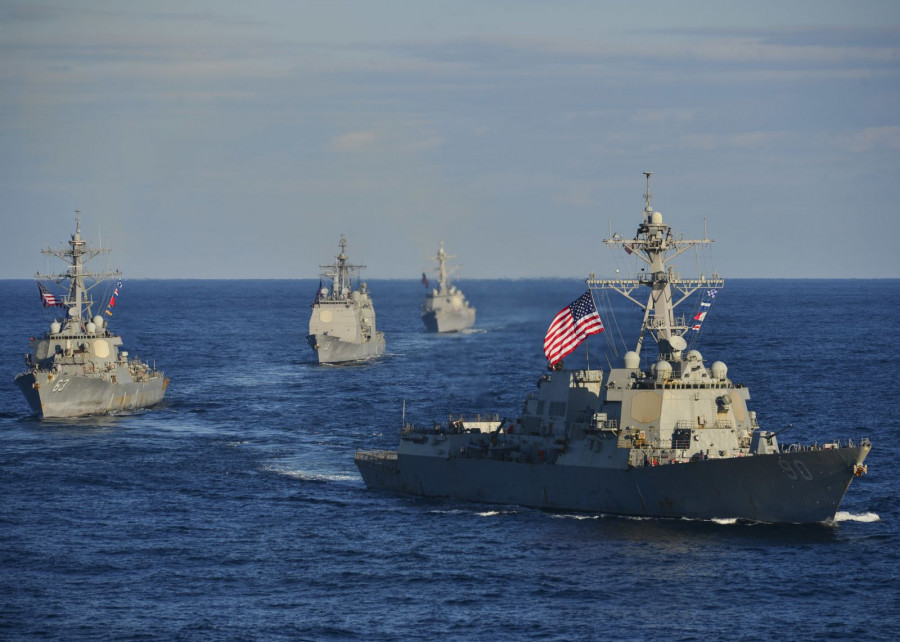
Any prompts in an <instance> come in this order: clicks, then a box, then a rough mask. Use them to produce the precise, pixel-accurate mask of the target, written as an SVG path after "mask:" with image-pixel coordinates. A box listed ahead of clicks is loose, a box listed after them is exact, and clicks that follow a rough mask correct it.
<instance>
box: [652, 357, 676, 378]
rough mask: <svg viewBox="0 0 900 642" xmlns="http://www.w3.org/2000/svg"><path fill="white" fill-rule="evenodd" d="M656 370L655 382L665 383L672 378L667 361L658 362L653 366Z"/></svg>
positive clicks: (670, 366) (669, 364)
mask: <svg viewBox="0 0 900 642" xmlns="http://www.w3.org/2000/svg"><path fill="white" fill-rule="evenodd" d="M653 365H654V366H655V367H656V368H655V369H656V380H657V381H665V380H666V379H669V378H671V376H672V364H671V363H669V362H668V361H664V360H659V361H657V362H656V363H655V364H653Z"/></svg>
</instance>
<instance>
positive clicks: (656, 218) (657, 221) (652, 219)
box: [650, 212, 662, 225]
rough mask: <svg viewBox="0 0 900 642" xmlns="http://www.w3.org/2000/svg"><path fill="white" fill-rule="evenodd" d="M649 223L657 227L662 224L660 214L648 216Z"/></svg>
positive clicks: (655, 213) (654, 213)
mask: <svg viewBox="0 0 900 642" xmlns="http://www.w3.org/2000/svg"><path fill="white" fill-rule="evenodd" d="M650 222H651V223H653V224H654V225H659V224H660V223H662V214H661V213H660V212H653V214H652V215H651V216H650Z"/></svg>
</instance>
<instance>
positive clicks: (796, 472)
mask: <svg viewBox="0 0 900 642" xmlns="http://www.w3.org/2000/svg"><path fill="white" fill-rule="evenodd" d="M778 464H779V465H780V466H781V470H783V471H784V474H785V475H787V476H788V479H790V480H792V481H797V480H798V479H805V480H806V481H811V480H812V478H813V474H812V473H811V472H810V470H809V468H808V467H807V466H806V464H804V463H803V462H802V461H800V460H799V459H795V460H794V461H787V460H785V459H779V460H778Z"/></svg>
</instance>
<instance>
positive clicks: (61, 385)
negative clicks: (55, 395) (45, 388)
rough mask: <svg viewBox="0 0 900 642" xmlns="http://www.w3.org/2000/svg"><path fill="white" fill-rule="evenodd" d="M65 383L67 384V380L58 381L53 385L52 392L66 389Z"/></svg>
mask: <svg viewBox="0 0 900 642" xmlns="http://www.w3.org/2000/svg"><path fill="white" fill-rule="evenodd" d="M67 383H69V379H60V380H59V381H57V382H56V383H54V384H53V392H60V391H61V390H62V389H63V388H65V387H66V384H67Z"/></svg>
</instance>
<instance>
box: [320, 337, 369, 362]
mask: <svg viewBox="0 0 900 642" xmlns="http://www.w3.org/2000/svg"><path fill="white" fill-rule="evenodd" d="M306 340H307V341H308V342H309V345H310V346H312V348H313V350H315V351H316V355H317V356H318V359H319V363H348V362H353V361H368V360H369V359H375V358H376V357H380V356H381V355H382V354H384V347H385V343H384V334H382V333H381V332H378V333H376V334H375V336H374V337H372V339H371V340H370V341H366V342H364V343H351V342H349V341H341V340H340V339H338V338H336V337H332V336H329V335H327V334H318V335H315V334H311V335H308V336H307V337H306Z"/></svg>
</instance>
